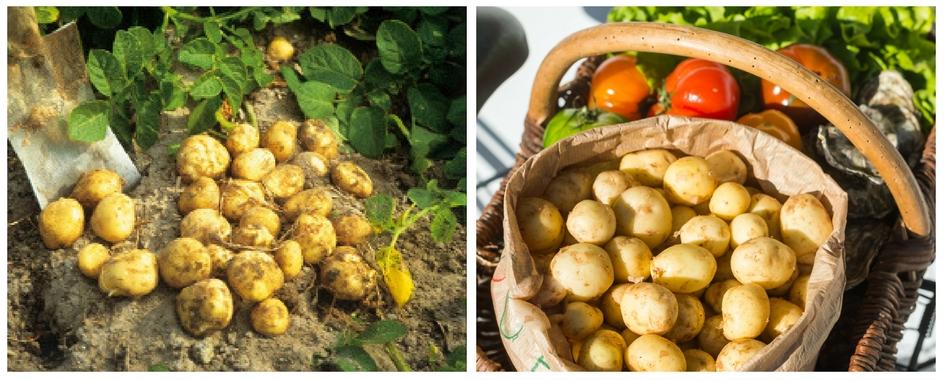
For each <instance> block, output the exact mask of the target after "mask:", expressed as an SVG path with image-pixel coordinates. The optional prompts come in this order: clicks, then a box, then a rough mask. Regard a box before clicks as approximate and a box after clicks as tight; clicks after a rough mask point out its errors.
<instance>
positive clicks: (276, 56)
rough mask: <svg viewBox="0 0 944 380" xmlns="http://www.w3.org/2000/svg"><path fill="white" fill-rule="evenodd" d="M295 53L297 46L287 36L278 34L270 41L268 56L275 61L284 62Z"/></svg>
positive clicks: (267, 50)
mask: <svg viewBox="0 0 944 380" xmlns="http://www.w3.org/2000/svg"><path fill="white" fill-rule="evenodd" d="M293 55H295V47H294V46H292V43H291V42H289V41H288V40H287V39H285V37H282V36H277V37H275V38H273V39H272V41H269V47H268V48H267V49H266V56H267V57H269V59H271V60H273V61H275V62H284V61H288V60H290V59H292V56H293Z"/></svg>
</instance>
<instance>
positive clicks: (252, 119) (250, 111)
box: [243, 102, 259, 130]
mask: <svg viewBox="0 0 944 380" xmlns="http://www.w3.org/2000/svg"><path fill="white" fill-rule="evenodd" d="M243 104H244V105H245V106H246V114H247V115H248V116H249V125H252V127H253V128H255V129H256V130H259V123H258V121H257V120H256V110H255V109H254V108H252V104H249V102H245V103H243Z"/></svg>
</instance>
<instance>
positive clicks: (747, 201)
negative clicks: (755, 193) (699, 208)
mask: <svg viewBox="0 0 944 380" xmlns="http://www.w3.org/2000/svg"><path fill="white" fill-rule="evenodd" d="M750 206H751V194H750V193H748V192H747V189H745V188H744V186H741V185H740V184H738V183H737V182H725V183H722V184H720V185H718V188H717V189H715V192H714V193H712V194H711V199H710V200H709V201H708V209H709V210H711V213H712V214H715V215H716V216H718V217H719V218H721V219H724V220H725V221H727V222H730V221H731V219H734V217H735V216H738V215H741V214H743V213H745V212H747V210H748V209H749V208H750Z"/></svg>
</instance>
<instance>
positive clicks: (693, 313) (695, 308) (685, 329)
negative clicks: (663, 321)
mask: <svg viewBox="0 0 944 380" xmlns="http://www.w3.org/2000/svg"><path fill="white" fill-rule="evenodd" d="M675 299H676V300H677V301H678V318H677V319H676V320H675V325H674V326H672V329H671V330H669V332H667V333H665V335H664V337H665V338H666V339H668V340H671V341H673V342H676V343H680V342H688V341H690V340H692V339H695V337H696V336H698V333H699V332H701V328H702V326H704V325H705V307H704V306H702V304H701V301H699V300H698V298H697V297H693V296H690V295H687V294H676V295H675Z"/></svg>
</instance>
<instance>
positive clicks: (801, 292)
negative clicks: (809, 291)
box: [789, 275, 810, 309]
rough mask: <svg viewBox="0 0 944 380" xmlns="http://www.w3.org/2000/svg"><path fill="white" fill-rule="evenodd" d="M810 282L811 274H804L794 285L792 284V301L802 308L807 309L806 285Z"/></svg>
mask: <svg viewBox="0 0 944 380" xmlns="http://www.w3.org/2000/svg"><path fill="white" fill-rule="evenodd" d="M809 283H810V276H809V275H803V276H800V277H797V279H796V281H794V282H793V285H791V286H790V296H789V298H790V302H793V304H794V305H797V306H799V307H800V308H801V309H806V287H807V286H808V285H809Z"/></svg>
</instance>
